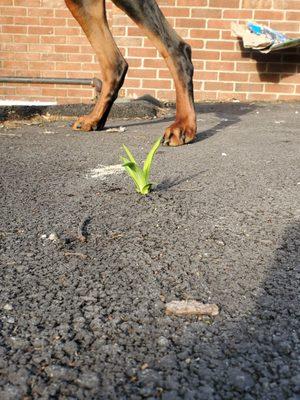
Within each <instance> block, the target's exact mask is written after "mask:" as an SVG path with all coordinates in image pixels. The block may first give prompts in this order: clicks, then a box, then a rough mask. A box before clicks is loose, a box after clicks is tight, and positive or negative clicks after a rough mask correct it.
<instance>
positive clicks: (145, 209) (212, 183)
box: [0, 103, 300, 400]
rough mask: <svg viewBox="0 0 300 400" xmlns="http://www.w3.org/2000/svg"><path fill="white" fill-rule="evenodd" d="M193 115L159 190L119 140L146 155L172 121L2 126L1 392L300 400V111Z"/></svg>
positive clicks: (234, 109) (226, 107) (168, 151)
mask: <svg viewBox="0 0 300 400" xmlns="http://www.w3.org/2000/svg"><path fill="white" fill-rule="evenodd" d="M197 110H198V111H199V112H198V114H197V118H198V128H199V129H198V136H197V140H196V141H195V142H194V143H192V144H190V145H186V146H182V147H179V148H169V147H161V148H160V149H159V150H158V152H157V154H156V156H155V159H154V163H153V168H152V172H151V178H152V181H153V182H155V183H156V186H155V188H154V190H153V192H152V193H151V194H150V195H149V196H141V195H139V194H137V193H136V192H135V191H134V187H133V185H132V182H131V181H130V179H129V177H128V176H126V175H125V174H124V172H123V170H122V167H121V166H120V163H121V161H120V156H121V155H123V153H124V151H123V149H122V144H123V143H124V144H126V145H127V146H128V147H129V148H130V149H131V150H132V152H133V154H134V155H135V156H136V158H137V159H138V160H141V161H142V160H143V159H144V157H145V155H146V153H147V152H148V150H149V149H150V147H151V144H152V143H153V142H154V141H155V140H156V138H158V137H159V136H160V135H162V133H163V130H164V128H166V127H167V126H168V124H170V123H171V120H172V119H173V117H172V116H170V115H168V114H167V115H165V116H164V117H161V118H160V117H159V116H158V117H156V118H152V119H145V120H141V119H134V118H132V117H130V119H129V118H127V119H122V120H110V121H109V123H108V128H113V129H110V130H106V131H102V132H91V133H83V132H74V131H72V130H71V128H70V126H69V125H70V121H65V120H59V119H58V120H55V121H52V120H51V119H50V120H49V119H47V118H45V119H44V121H42V122H41V121H40V122H36V121H35V123H33V122H31V121H30V120H28V121H25V122H22V123H19V124H17V125H15V126H12V125H3V124H2V125H1V127H0V171H1V176H0V215H1V218H0V264H1V267H0V399H1V400H19V399H20V400H29V399H68V400H75V399H89V400H92V399H118V400H119V399H122V400H125V399H131V400H138V399H144V398H145V399H151V400H153V399H162V400H176V399H184V400H193V399H194V400H196V399H197V400H223V399H228V400H232V399H234V400H237V399H241V400H256V399H261V400H282V399H287V400H299V399H300V290H299V283H300V257H299V247H300V246H299V244H300V237H299V231H300V223H299V218H300V205H299V189H300V174H299V170H300V168H299V167H300V141H299V121H300V104H299V103H282V104H259V103H253V104H244V103H234V104H207V103H205V104H200V105H198V106H197ZM148 118H149V117H148ZM120 127H121V128H120ZM81 234H83V235H84V238H85V239H82V236H81ZM172 300H198V301H201V302H204V303H213V304H217V305H218V307H219V309H220V313H219V315H218V316H215V317H205V318H202V319H198V318H197V317H176V316H169V315H166V314H165V306H166V303H167V302H169V301H172Z"/></svg>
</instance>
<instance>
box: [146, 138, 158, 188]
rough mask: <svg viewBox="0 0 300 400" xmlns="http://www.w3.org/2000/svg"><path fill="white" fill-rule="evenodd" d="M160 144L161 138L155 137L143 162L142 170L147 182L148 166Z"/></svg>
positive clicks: (149, 166)
mask: <svg viewBox="0 0 300 400" xmlns="http://www.w3.org/2000/svg"><path fill="white" fill-rule="evenodd" d="M160 144H161V138H159V139H157V140H156V142H155V143H154V144H153V146H152V148H151V150H150V152H149V153H148V155H147V158H146V160H145V162H144V167H143V171H144V174H145V180H146V181H147V182H148V179H149V175H150V168H151V164H152V161H153V157H154V154H155V153H156V152H157V150H158V148H159V146H160Z"/></svg>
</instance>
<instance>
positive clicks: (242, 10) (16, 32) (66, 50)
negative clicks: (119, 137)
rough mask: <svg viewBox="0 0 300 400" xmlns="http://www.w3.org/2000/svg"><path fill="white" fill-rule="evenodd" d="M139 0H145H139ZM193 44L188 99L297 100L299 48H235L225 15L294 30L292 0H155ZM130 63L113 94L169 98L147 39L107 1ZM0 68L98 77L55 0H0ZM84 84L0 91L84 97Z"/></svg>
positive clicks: (3, 94)
mask: <svg viewBox="0 0 300 400" xmlns="http://www.w3.org/2000/svg"><path fill="white" fill-rule="evenodd" d="M145 1H146V0H145ZM158 3H159V4H160V6H161V8H162V10H163V12H164V13H165V15H166V16H167V18H168V20H169V22H170V23H171V25H172V26H173V27H175V29H176V30H177V31H178V33H179V34H180V35H181V36H182V37H183V38H184V39H185V40H186V41H188V42H189V43H190V44H191V45H192V47H193V60H194V66H195V80H194V83H195V98H196V100H198V101H200V100H233V99H238V100H266V101H269V100H270V101H272V100H300V75H299V72H300V51H299V48H298V49H290V50H286V51H285V52H277V53H272V54H268V55H262V54H260V53H258V52H249V51H245V50H242V49H241V47H240V44H239V41H238V40H237V39H236V38H235V37H232V36H231V32H230V25H231V22H232V21H234V22H245V21H248V20H255V21H257V22H259V23H263V24H265V25H268V26H270V27H272V28H274V29H278V30H280V31H282V32H284V33H287V34H289V35H290V36H291V37H300V7H299V6H300V0H158ZM107 8H108V12H109V22H110V26H111V29H112V32H113V34H114V37H115V38H116V41H117V43H118V45H119V47H120V48H121V50H122V53H123V54H124V56H125V57H126V59H127V60H128V62H129V66H130V70H129V73H128V75H127V79H126V81H125V85H124V88H123V89H122V92H121V95H123V96H127V97H135V96H140V95H142V94H145V93H149V94H151V95H153V96H155V97H157V98H160V99H174V90H173V89H174V85H173V82H172V80H171V79H170V75H169V72H168V70H167V69H166V67H165V64H164V62H163V60H162V59H161V58H160V56H159V54H158V53H157V51H156V50H155V49H154V48H153V46H152V44H151V43H150V41H149V40H148V39H147V38H145V37H144V36H143V34H142V33H141V31H140V30H139V29H138V28H137V27H136V26H135V25H134V24H133V23H132V22H131V21H130V20H129V18H128V17H127V16H125V15H124V14H123V13H122V12H121V11H119V10H118V9H117V8H116V7H115V6H112V4H111V2H110V1H109V0H108V1H107ZM0 75H2V76H3V75H9V76H42V77H76V78H90V77H93V76H94V75H97V76H99V77H101V75H100V74H99V67H98V64H97V61H96V58H95V56H94V53H93V50H92V49H91V47H90V45H89V43H88V41H87V39H86V38H85V37H84V35H83V34H82V32H81V29H80V27H79V25H78V24H77V22H76V21H75V20H74V19H73V18H72V16H71V14H70V13H69V11H68V10H67V8H66V7H65V4H64V1H63V0H0ZM92 97H93V90H92V89H89V88H88V87H80V86H62V85H21V84H0V99H19V100H42V101H57V102H59V103H66V102H87V101H90V100H91V99H92Z"/></svg>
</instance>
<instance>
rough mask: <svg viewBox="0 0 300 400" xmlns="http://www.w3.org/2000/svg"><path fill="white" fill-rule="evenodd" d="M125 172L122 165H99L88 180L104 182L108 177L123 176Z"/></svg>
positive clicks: (91, 172)
mask: <svg viewBox="0 0 300 400" xmlns="http://www.w3.org/2000/svg"><path fill="white" fill-rule="evenodd" d="M123 171H124V168H123V167H122V164H116V165H98V167H97V168H94V169H91V171H90V172H89V174H88V178H94V179H101V180H104V179H105V178H106V177H107V176H110V175H116V174H121V173H122V172H123Z"/></svg>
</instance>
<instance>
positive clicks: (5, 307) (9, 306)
mask: <svg viewBox="0 0 300 400" xmlns="http://www.w3.org/2000/svg"><path fill="white" fill-rule="evenodd" d="M13 309H14V308H13V306H12V305H11V304H8V303H7V304H5V305H4V306H3V310H5V311H12V310H13Z"/></svg>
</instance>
